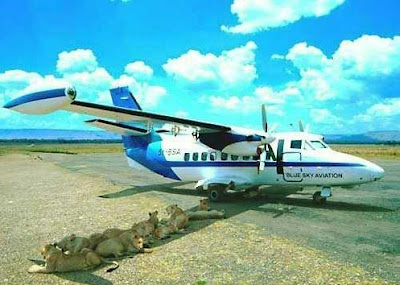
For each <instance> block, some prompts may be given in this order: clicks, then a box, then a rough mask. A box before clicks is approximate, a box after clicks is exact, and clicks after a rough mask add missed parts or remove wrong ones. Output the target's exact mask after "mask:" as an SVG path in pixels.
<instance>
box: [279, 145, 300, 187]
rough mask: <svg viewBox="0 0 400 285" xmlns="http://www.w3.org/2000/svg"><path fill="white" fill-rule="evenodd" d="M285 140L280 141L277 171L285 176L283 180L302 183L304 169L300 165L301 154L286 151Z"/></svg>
mask: <svg viewBox="0 0 400 285" xmlns="http://www.w3.org/2000/svg"><path fill="white" fill-rule="evenodd" d="M284 143H285V141H284V140H279V141H278V148H277V159H276V171H277V173H278V174H283V179H284V180H285V181H287V182H301V181H303V177H302V172H303V170H302V168H301V167H300V165H299V162H300V161H301V152H299V151H284Z"/></svg>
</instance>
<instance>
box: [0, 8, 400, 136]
mask: <svg viewBox="0 0 400 285" xmlns="http://www.w3.org/2000/svg"><path fill="white" fill-rule="evenodd" d="M398 9H399V4H398V1H395V0H391V1H389V0H382V1H372V0H369V1H366V0H325V1H324V0H287V1H281V0H279V1H278V0H269V1H255V0H221V1H214V0H208V1H188V0H185V1H184V0H181V1H153V0H146V1H144V0H142V1H140V0H131V1H127V0H125V1H122V0H114V1H109V0H97V1H74V0H70V1H39V0H38V1H2V2H1V3H0V10H1V11H3V15H2V17H1V18H0V41H1V43H2V44H1V45H0V54H1V55H2V56H1V61H0V104H1V105H3V104H4V103H5V102H7V101H9V100H11V99H13V98H15V97H17V96H20V95H22V94H25V93H27V92H33V91H37V90H43V89H49V88H53V87H59V86H66V85H67V84H73V85H74V86H75V87H76V88H77V90H78V99H79V100H87V101H92V102H97V103H102V104H111V101H110V97H109V94H108V91H107V90H108V89H109V88H112V87H116V86H121V85H128V86H129V87H130V88H131V90H132V91H133V93H134V94H135V96H136V97H137V99H138V101H139V102H140V104H141V105H142V107H143V108H144V109H145V110H148V111H152V112H159V113H163V114H169V115H178V116H184V117H188V118H193V119H201V120H205V121H210V122H215V123H221V124H233V125H238V126H245V127H253V128H261V123H260V121H261V118H260V110H259V109H260V105H261V104H262V103H266V104H267V106H268V119H269V122H270V123H271V124H272V123H274V122H277V123H279V127H278V130H282V131H284V130H291V127H290V124H297V121H298V120H299V119H302V120H303V121H304V122H306V123H310V125H311V130H312V131H313V132H320V133H361V132H367V131H373V130H400V124H398V122H399V119H400V80H399V78H400V77H399V76H400V20H399V18H398V13H396V11H398ZM85 118H86V117H84V116H81V115H76V114H70V113H65V112H57V113H54V114H50V115H45V116H27V115H21V114H17V113H14V112H11V111H9V110H5V109H0V128H53V129H89V128H90V127H88V126H86V125H85V124H84V123H83V122H82V121H83V120H84V119H85Z"/></svg>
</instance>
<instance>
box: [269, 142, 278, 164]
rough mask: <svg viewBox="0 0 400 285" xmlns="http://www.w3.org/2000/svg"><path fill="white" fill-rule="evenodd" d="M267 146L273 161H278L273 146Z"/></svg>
mask: <svg viewBox="0 0 400 285" xmlns="http://www.w3.org/2000/svg"><path fill="white" fill-rule="evenodd" d="M267 146H268V152H269V155H270V156H271V158H272V160H273V161H276V156H275V153H274V150H273V149H272V147H271V145H269V144H268V145H267Z"/></svg>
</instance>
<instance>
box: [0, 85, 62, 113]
mask: <svg viewBox="0 0 400 285" xmlns="http://www.w3.org/2000/svg"><path fill="white" fill-rule="evenodd" d="M64 96H65V88H60V89H54V90H47V91H41V92H36V93H32V94H28V95H25V96H21V97H18V98H16V99H14V100H12V101H10V102H8V103H7V104H5V105H4V106H3V107H4V108H7V109H10V108H13V107H16V106H18V105H22V104H26V103H29V102H34V101H38V100H45V99H50V98H57V97H64Z"/></svg>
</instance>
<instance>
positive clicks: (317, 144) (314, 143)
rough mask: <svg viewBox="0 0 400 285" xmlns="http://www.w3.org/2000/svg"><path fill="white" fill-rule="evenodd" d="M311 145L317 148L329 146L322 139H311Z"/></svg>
mask: <svg viewBox="0 0 400 285" xmlns="http://www.w3.org/2000/svg"><path fill="white" fill-rule="evenodd" d="M311 145H312V146H313V148H315V149H319V148H327V147H328V146H327V145H326V144H324V143H323V142H322V141H311Z"/></svg>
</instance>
